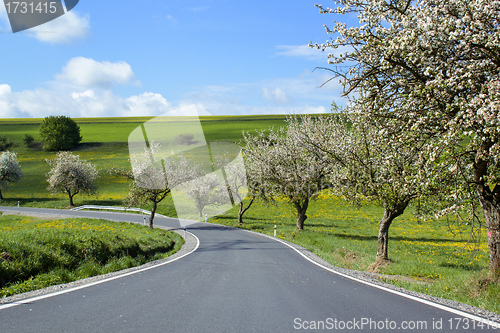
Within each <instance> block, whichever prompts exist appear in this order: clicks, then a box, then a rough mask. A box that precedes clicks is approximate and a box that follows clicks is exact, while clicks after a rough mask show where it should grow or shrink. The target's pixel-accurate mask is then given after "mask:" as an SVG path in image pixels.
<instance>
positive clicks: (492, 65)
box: [311, 0, 500, 277]
mask: <svg viewBox="0 0 500 333" xmlns="http://www.w3.org/2000/svg"><path fill="white" fill-rule="evenodd" d="M335 4H336V5H335V6H334V7H333V8H327V7H324V6H321V5H317V6H318V8H319V9H320V12H321V13H326V14H333V15H339V14H340V15H344V14H348V15H357V17H358V18H359V24H353V25H350V26H348V25H347V24H345V23H342V22H340V20H338V22H336V23H334V24H333V25H332V26H325V27H326V31H327V33H328V34H329V36H330V39H329V40H328V41H326V42H325V43H321V44H318V43H316V44H312V43H311V46H312V47H316V48H319V49H323V50H326V49H327V48H334V49H338V48H341V49H342V50H341V51H342V52H340V53H331V54H329V56H328V57H329V63H330V64H332V65H334V66H332V67H331V68H329V70H330V71H331V72H332V73H333V78H339V79H340V81H341V83H342V84H343V86H344V93H345V95H346V96H350V99H351V101H352V103H353V104H354V105H357V106H358V107H359V109H364V110H365V112H367V113H369V114H371V115H374V116H376V117H379V118H383V119H387V120H389V119H390V120H391V121H390V122H388V124H387V126H386V128H385V131H383V132H382V133H381V134H384V135H385V134H390V133H401V136H404V137H400V138H399V139H400V140H403V141H405V142H407V143H408V142H411V139H412V138H418V137H431V138H438V139H439V140H437V141H436V143H435V144H428V145H425V146H423V147H422V151H423V152H424V154H425V155H426V156H425V158H426V163H428V165H429V166H430V168H429V169H430V170H432V169H433V168H432V165H433V164H436V163H440V164H441V165H445V164H447V165H448V166H449V168H450V169H455V170H459V171H457V174H459V175H460V176H461V178H462V179H463V180H461V184H458V185H460V186H456V187H455V188H454V189H451V190H450V192H449V196H450V199H453V200H454V201H456V200H455V199H456V198H459V197H460V196H462V195H464V194H466V193H467V192H468V191H467V189H468V188H469V187H470V186H471V185H472V186H474V187H475V192H476V200H478V201H479V203H480V205H481V208H482V212H483V215H484V220H485V223H486V228H487V229H488V235H489V238H488V246H489V251H490V270H491V273H492V274H493V276H495V277H500V184H499V178H500V163H499V155H500V154H499V153H500V112H499V111H500V30H499V29H498V27H499V25H500V1H499V0H419V1H412V0H361V1H359V0H337V1H335ZM343 65H347V66H343ZM440 159H441V161H439V160H440ZM424 169H425V168H424ZM422 176H423V177H422V181H423V182H425V179H426V177H427V176H428V174H427V175H425V174H422Z"/></svg>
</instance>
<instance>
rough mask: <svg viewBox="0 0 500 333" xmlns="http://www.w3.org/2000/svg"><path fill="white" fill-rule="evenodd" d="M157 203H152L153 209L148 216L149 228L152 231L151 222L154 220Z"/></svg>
mask: <svg viewBox="0 0 500 333" xmlns="http://www.w3.org/2000/svg"><path fill="white" fill-rule="evenodd" d="M157 205H158V203H157V202H156V201H153V208H151V215H149V228H150V229H153V220H154V219H155V213H156V206H157Z"/></svg>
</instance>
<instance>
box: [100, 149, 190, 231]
mask: <svg viewBox="0 0 500 333" xmlns="http://www.w3.org/2000/svg"><path fill="white" fill-rule="evenodd" d="M160 151H161V149H160V144H159V143H157V142H150V143H149V145H148V146H147V147H146V148H144V151H143V152H142V154H138V155H136V156H132V157H131V159H130V162H131V164H132V168H133V170H128V169H118V168H113V169H111V170H110V172H111V173H112V174H114V175H119V176H122V177H124V178H126V179H128V180H131V181H132V182H131V185H130V192H129V194H128V196H127V198H126V199H125V203H126V204H127V205H129V206H131V205H133V204H141V203H146V202H149V203H151V204H152V209H151V215H150V216H149V227H150V228H153V221H154V217H155V213H156V210H157V208H158V204H159V203H160V202H161V201H163V199H165V198H166V197H167V195H168V194H169V193H170V192H171V191H172V189H173V188H174V187H176V186H177V185H180V184H182V183H184V182H186V181H189V180H192V179H193V178H194V177H196V176H197V175H198V173H197V172H196V171H195V168H194V167H193V166H192V165H190V164H189V163H188V161H187V160H186V159H185V158H183V157H182V156H174V155H172V156H168V157H167V156H162V155H161V154H160Z"/></svg>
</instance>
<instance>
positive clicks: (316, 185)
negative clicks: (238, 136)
mask: <svg viewBox="0 0 500 333" xmlns="http://www.w3.org/2000/svg"><path fill="white" fill-rule="evenodd" d="M294 131H295V127H286V128H281V129H279V130H274V129H270V130H269V131H262V132H259V133H258V134H257V135H254V136H252V135H249V134H248V133H246V134H245V135H244V136H245V142H246V146H245V148H244V150H243V152H244V155H245V157H246V158H247V160H248V164H249V168H250V170H253V172H252V174H253V179H252V183H253V186H254V187H255V188H256V189H257V192H258V194H259V196H261V197H263V198H265V199H273V198H276V197H281V196H284V197H286V198H288V200H289V201H290V203H292V204H293V206H294V207H295V209H296V211H297V230H302V229H304V221H305V220H306V219H307V215H306V212H307V208H308V206H309V202H310V200H311V199H312V198H313V197H314V196H315V195H316V194H317V193H318V192H319V191H320V190H321V189H322V188H323V187H324V186H325V184H326V182H325V180H326V176H327V175H328V172H329V168H330V164H329V163H328V161H326V160H324V159H323V158H322V156H319V155H315V154H313V153H311V152H310V151H308V150H307V148H306V147H305V146H304V145H303V144H302V142H301V141H300V140H299V136H298V135H296V133H294Z"/></svg>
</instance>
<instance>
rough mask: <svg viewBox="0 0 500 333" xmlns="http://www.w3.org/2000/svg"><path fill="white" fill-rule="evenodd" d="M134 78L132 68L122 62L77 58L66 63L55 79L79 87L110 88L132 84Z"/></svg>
mask: <svg viewBox="0 0 500 333" xmlns="http://www.w3.org/2000/svg"><path fill="white" fill-rule="evenodd" d="M134 76H135V75H134V72H133V71H132V68H131V67H130V65H129V64H127V63H126V62H124V61H119V62H114V63H113V62H109V61H102V62H99V61H95V60H93V59H89V58H84V57H77V58H73V59H71V60H70V61H68V63H67V64H66V66H65V67H64V68H63V70H62V73H61V74H58V75H56V79H57V80H61V81H66V82H68V83H70V84H74V85H77V86H81V87H101V88H110V87H112V86H113V84H114V83H119V84H134V82H132V79H133V78H134Z"/></svg>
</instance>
